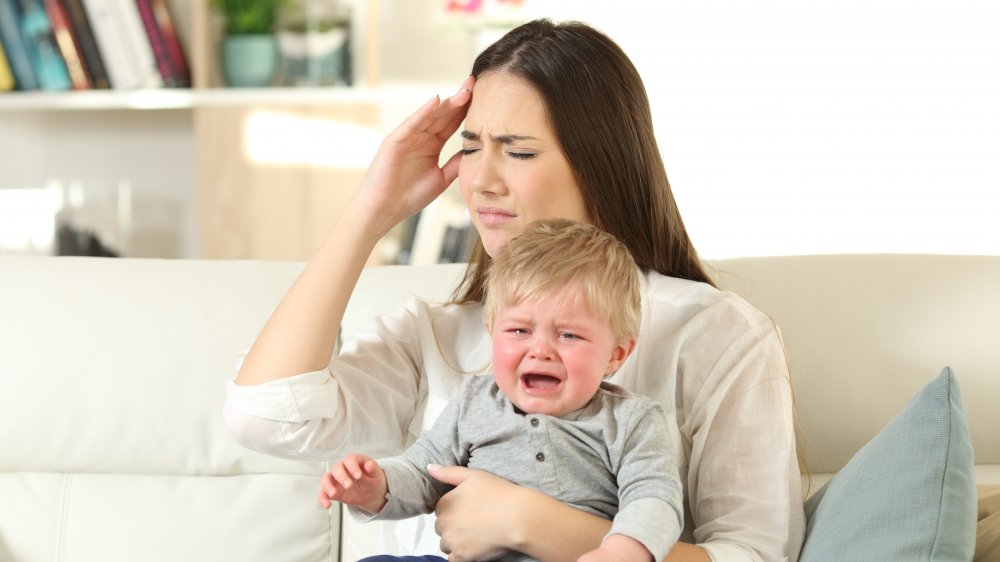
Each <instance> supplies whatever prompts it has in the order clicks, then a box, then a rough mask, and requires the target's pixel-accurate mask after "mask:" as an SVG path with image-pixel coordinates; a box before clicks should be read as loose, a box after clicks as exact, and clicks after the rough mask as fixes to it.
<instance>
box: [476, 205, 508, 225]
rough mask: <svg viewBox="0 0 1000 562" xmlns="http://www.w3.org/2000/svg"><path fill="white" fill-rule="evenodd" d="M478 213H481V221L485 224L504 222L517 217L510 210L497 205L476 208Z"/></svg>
mask: <svg viewBox="0 0 1000 562" xmlns="http://www.w3.org/2000/svg"><path fill="white" fill-rule="evenodd" d="M476 214H478V215H479V222H480V223H482V224H483V225H484V226H495V225H498V224H503V223H505V222H508V221H510V220H513V219H514V218H516V217H517V215H515V214H514V213H511V212H510V211H507V210H505V209H498V208H496V207H479V208H478V209H476Z"/></svg>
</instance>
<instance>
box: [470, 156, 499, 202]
mask: <svg viewBox="0 0 1000 562" xmlns="http://www.w3.org/2000/svg"><path fill="white" fill-rule="evenodd" d="M478 156H479V157H478V158H476V159H475V162H472V163H470V165H471V166H472V167H473V169H472V170H471V171H472V174H471V179H472V189H473V191H476V192H479V193H492V194H494V195H503V194H505V193H506V192H507V186H506V185H505V184H504V182H503V176H502V174H501V173H500V167H499V166H498V164H499V163H498V162H497V159H496V157H495V156H494V155H492V154H490V151H488V150H486V149H485V148H484V149H482V150H480V151H479V154H478Z"/></svg>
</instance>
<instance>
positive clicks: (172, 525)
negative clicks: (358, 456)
mask: <svg viewBox="0 0 1000 562" xmlns="http://www.w3.org/2000/svg"><path fill="white" fill-rule="evenodd" d="M300 269H301V264H292V263H283V264H278V263H262V262H256V263H250V262H209V261H158V260H135V259H125V260H116V259H106V258H105V259H100V258H37V257H36V258H28V257H11V256H0V560H12V561H14V560H16V561H21V560H25V561H27V560H32V561H35V560H37V561H56V560H65V561H67V562H69V561H73V560H88V561H89V560H142V561H146V562H157V561H163V562H167V561H170V562H176V561H177V560H213V561H227V560H232V561H240V562H245V561H252V560H259V561H262V562H263V561H268V562H270V561H275V560H297V561H314V562H321V561H331V560H337V559H338V553H339V514H338V513H337V511H336V510H334V511H332V512H330V513H327V512H326V511H325V510H323V509H321V508H320V507H319V506H318V505H316V500H315V495H316V491H317V489H318V488H317V486H318V484H317V483H318V478H319V476H320V475H321V474H322V473H323V472H324V470H325V465H324V464H323V463H318V462H300V461H289V460H282V459H278V458H274V457H271V456H267V455H263V454H258V453H255V452H252V451H249V450H247V449H245V448H243V447H241V446H240V445H237V444H236V443H235V442H234V441H233V439H232V438H231V437H230V435H229V434H228V432H227V430H226V429H225V427H224V425H223V421H222V403H223V397H224V383H225V381H226V380H227V379H229V378H232V376H233V375H234V374H235V360H236V355H237V353H238V352H239V351H240V350H241V349H243V348H247V347H249V346H250V344H251V343H252V342H253V338H254V336H255V335H256V333H257V331H258V330H259V329H260V327H261V326H262V324H263V322H264V320H265V319H266V318H267V316H268V315H269V314H270V312H271V310H272V309H273V308H274V305H275V304H276V303H277V302H278V299H279V298H280V297H281V295H282V294H283V293H284V292H285V291H286V290H287V288H288V286H289V285H290V284H291V282H292V281H293V280H294V278H295V276H296V275H297V274H298V272H299V270H300Z"/></svg>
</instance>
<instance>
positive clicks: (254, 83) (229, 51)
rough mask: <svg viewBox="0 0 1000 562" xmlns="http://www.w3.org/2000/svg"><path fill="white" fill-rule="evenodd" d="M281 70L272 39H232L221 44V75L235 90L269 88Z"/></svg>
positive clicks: (261, 37)
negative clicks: (277, 72)
mask: <svg viewBox="0 0 1000 562" xmlns="http://www.w3.org/2000/svg"><path fill="white" fill-rule="evenodd" d="M277 66H278V48H277V42H276V41H275V39H274V36H273V35H270V34H260V35H232V36H229V37H226V38H225V39H224V40H223V41H222V75H223V77H224V78H225V79H226V84H227V85H229V86H232V87H236V88H261V87H264V86H270V85H271V81H272V80H273V79H274V72H275V69H276V68H277Z"/></svg>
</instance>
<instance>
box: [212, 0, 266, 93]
mask: <svg viewBox="0 0 1000 562" xmlns="http://www.w3.org/2000/svg"><path fill="white" fill-rule="evenodd" d="M211 3H212V6H213V7H214V8H215V9H216V10H217V11H218V13H219V15H220V16H222V19H223V24H224V30H225V33H224V37H223V40H222V74H223V76H224V77H225V80H226V84H228V85H229V86H236V87H262V86H269V85H271V81H272V80H273V78H274V72H275V69H276V68H277V62H278V50H277V43H276V40H275V36H274V33H273V31H274V22H275V20H276V19H277V17H278V11H279V10H280V9H281V6H282V4H283V3H284V0H211Z"/></svg>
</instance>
